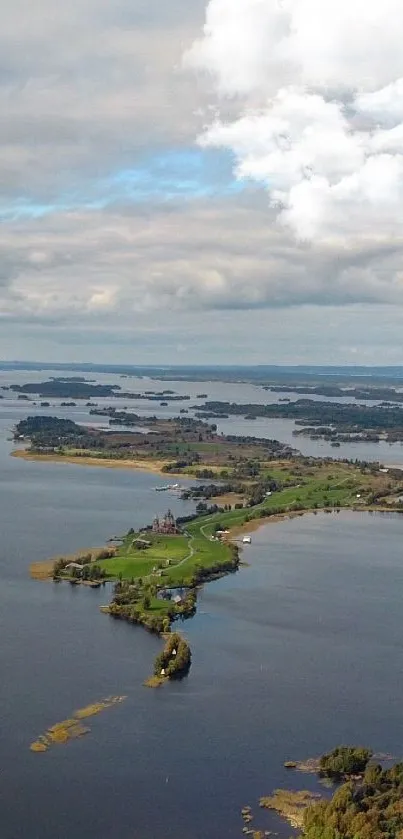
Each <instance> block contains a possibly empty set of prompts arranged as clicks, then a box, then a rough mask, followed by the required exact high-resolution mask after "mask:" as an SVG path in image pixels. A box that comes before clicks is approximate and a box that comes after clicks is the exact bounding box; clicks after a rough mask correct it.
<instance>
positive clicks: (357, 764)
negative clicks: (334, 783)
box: [319, 746, 372, 780]
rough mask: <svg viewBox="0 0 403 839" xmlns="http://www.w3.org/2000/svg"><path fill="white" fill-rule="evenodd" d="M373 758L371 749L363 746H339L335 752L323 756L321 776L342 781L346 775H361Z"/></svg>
mask: <svg viewBox="0 0 403 839" xmlns="http://www.w3.org/2000/svg"><path fill="white" fill-rule="evenodd" d="M371 757H372V751H371V749H365V748H363V747H361V746H359V747H354V746H337V748H336V749H333V751H331V752H328V753H327V754H324V755H322V757H321V759H320V762H319V774H320V775H321V776H322V777H324V778H332V779H333V780H340V778H343V777H344V776H345V775H361V774H362V773H363V772H364V770H365V769H366V767H367V765H368V763H369V761H370V759H371Z"/></svg>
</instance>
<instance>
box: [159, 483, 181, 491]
mask: <svg viewBox="0 0 403 839" xmlns="http://www.w3.org/2000/svg"><path fill="white" fill-rule="evenodd" d="M170 489H171V490H172V489H179V484H166V486H163V487H155V491H156V492H168V491H169V490H170Z"/></svg>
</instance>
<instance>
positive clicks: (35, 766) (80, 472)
mask: <svg viewBox="0 0 403 839" xmlns="http://www.w3.org/2000/svg"><path fill="white" fill-rule="evenodd" d="M199 388H200V385H199ZM172 389H175V388H174V387H173V388H172ZM200 390H201V388H200ZM26 413H27V410H26V406H24V409H23V408H22V407H21V406H20V405H14V407H13V406H12V405H11V404H9V405H8V406H6V407H5V406H4V405H1V406H0V534H1V541H0V633H1V635H0V638H1V644H0V673H1V680H0V713H1V731H0V824H1V837H2V839H27V837H31V836H32V837H35V839H55V837H56V836H57V837H58V836H60V837H63V839H115V838H116V837H117V836H119V839H142V837H144V836H145V835H147V836H149V837H150V839H160V837H161V836H163V837H165V839H171V837H172V839H173V837H175V839H177V837H179V839H181V837H183V839H185V837H186V839H206V835H208V836H209V837H212V839H221V837H222V836H223V835H224V836H228V837H242V832H241V831H242V822H241V819H240V809H241V807H242V806H244V805H245V804H251V805H252V807H253V809H255V811H256V815H257V825H258V826H259V827H263V828H265V829H280V833H281V835H282V836H283V837H287V836H289V835H290V832H291V831H290V829H289V828H288V827H285V826H283V825H281V824H280V822H279V820H278V819H277V818H276V817H275V816H272V815H270V814H264V813H261V812H260V811H258V808H257V801H258V798H259V796H260V795H265V794H268V793H270V792H271V791H272V790H273V789H274V788H276V787H278V786H280V785H282V784H288V785H289V784H290V776H289V775H288V774H287V772H286V770H284V769H283V761H284V760H286V759H287V758H288V759H290V758H296V759H298V758H304V757H307V756H311V755H316V754H318V753H320V752H322V751H324V750H325V749H328V748H332V747H333V746H335V745H337V744H338V743H340V742H359V743H363V744H366V745H370V746H372V747H373V748H375V749H376V750H381V751H390V752H392V753H394V754H396V755H397V756H401V755H402V752H403V744H402V736H403V731H402V717H401V697H402V692H403V628H402V621H401V603H402V599H403V557H402V547H401V546H402V537H403V517H400V516H398V515H393V514H381V515H379V514H377V515H365V514H359V513H348V512H343V513H340V514H332V515H325V514H318V515H316V516H315V515H313V514H312V515H308V516H304V517H303V518H298V519H293V520H292V521H288V522H283V523H281V524H278V525H273V524H271V525H267V526H265V527H263V528H261V529H260V530H259V531H257V532H255V533H253V534H252V544H251V545H250V546H248V547H247V548H245V550H244V554H243V558H244V559H245V560H246V561H247V562H248V566H247V567H242V568H241V570H240V571H239V572H238V573H237V574H235V575H231V576H229V577H226V578H225V579H223V580H220V581H218V582H215V583H212V584H210V585H208V586H206V587H205V589H204V591H203V593H202V595H201V597H200V601H199V610H198V614H197V616H196V618H194V619H193V620H191V621H188V622H187V623H186V624H185V625H184V628H185V631H186V634H187V636H188V638H189V640H190V643H191V647H192V652H193V665H192V669H191V671H190V675H189V677H188V678H187V679H186V680H184V681H183V682H182V683H180V684H175V685H169V686H166V687H164V689H163V690H161V691H149V690H147V689H146V688H144V687H143V685H142V682H143V680H144V678H146V677H147V676H148V675H149V674H150V672H151V670H152V664H153V659H154V656H155V655H156V653H157V651H158V650H159V649H160V646H161V644H160V642H159V640H158V639H157V638H155V637H153V636H151V635H149V634H147V633H146V632H145V631H144V630H142V629H141V628H135V627H131V626H129V625H127V624H124V623H120V622H114V621H113V620H111V619H109V618H108V617H107V616H105V615H102V614H101V613H100V612H99V609H98V606H99V605H100V604H102V603H104V602H106V601H107V600H108V592H107V590H105V589H99V590H83V589H80V588H72V587H70V586H68V585H54V584H53V583H39V582H34V581H32V580H30V578H29V576H28V566H29V563H30V562H31V561H35V560H38V559H42V558H43V557H47V556H49V555H53V554H55V553H62V552H67V551H72V550H75V549H77V548H80V547H85V546H91V545H94V544H102V543H103V542H104V540H105V539H106V538H108V537H109V536H112V535H115V534H116V533H119V532H122V531H124V530H127V529H128V528H129V527H130V526H132V525H133V526H136V525H139V524H143V523H145V522H147V521H149V520H150V518H151V517H152V515H153V513H154V512H156V511H159V508H160V507H161V504H165V497H164V500H163V502H162V501H161V498H160V497H159V496H157V495H156V494H155V491H154V490H155V486H156V485H157V484H158V483H159V482H160V480H161V479H159V478H158V477H156V476H152V475H147V474H144V473H139V472H131V471H129V470H122V471H121V470H110V469H97V468H88V467H83V466H71V465H69V464H43V463H29V462H24V461H19V460H16V459H13V458H10V457H9V451H10V448H11V446H12V444H11V443H10V442H7V440H6V438H7V436H9V429H10V427H11V425H12V424H13V422H14V421H15V419H16V417H17V416H19V415H20V414H21V415H25V414H26ZM169 503H170V504H171V503H172V506H173V507H174V509H175V510H176V511H177V512H179V511H180V510H189V506H187V505H184V504H183V503H182V502H180V501H178V500H177V499H175V498H172V497H171V496H170V497H169ZM156 505H157V508H156ZM111 693H115V694H127V697H128V698H127V700H126V702H125V703H123V704H122V705H120V706H117V707H115V708H112V709H110V710H108V711H105V712H104V713H103V714H101V715H99V716H98V717H94V718H93V719H92V720H91V721H90V726H91V729H92V730H91V733H90V734H89V735H88V736H87V737H85V738H82V739H81V740H78V741H75V742H72V743H70V744H68V745H66V746H59V747H54V748H53V749H51V750H50V751H49V752H48V753H46V754H42V755H41V754H33V753H31V752H30V751H29V744H30V742H31V741H32V740H34V739H35V738H36V737H37V736H38V734H40V733H42V732H43V731H44V730H45V729H46V728H47V727H48V726H49V725H51V724H53V723H55V722H57V721H59V720H62V719H64V718H66V717H68V716H70V715H71V713H72V711H74V710H75V709H76V708H80V707H82V706H84V705H85V704H87V703H89V702H92V701H95V700H97V699H101V698H102V697H105V696H107V695H108V694H111ZM294 781H296V782H300V784H301V786H303V787H307V786H308V787H314V780H313V779H312V778H310V777H309V776H297V777H296V778H294Z"/></svg>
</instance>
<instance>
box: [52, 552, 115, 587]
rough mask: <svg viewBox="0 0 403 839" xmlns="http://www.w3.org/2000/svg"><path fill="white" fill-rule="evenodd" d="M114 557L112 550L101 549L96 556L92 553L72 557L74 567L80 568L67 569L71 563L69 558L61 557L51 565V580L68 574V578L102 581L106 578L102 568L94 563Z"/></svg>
mask: <svg viewBox="0 0 403 839" xmlns="http://www.w3.org/2000/svg"><path fill="white" fill-rule="evenodd" d="M114 555H115V550H114V548H102V549H101V550H100V551H97V553H96V555H95V556H93V554H92V553H86V554H82V555H81V556H77V557H74V566H75V565H79V566H80V568H76V567H74V566H73V568H67V566H68V565H70V564H71V563H72V560H71V557H70V558H69V557H64V556H61V557H59V558H58V559H56V560H55V562H54V565H53V579H54V580H60V579H62V578H63V576H64V575H65V574H66V572H68V576H69V577H73V579H81V580H94V581H97V580H104V579H105V578H106V576H107V574H106V571H105V569H104V568H100V566H99V565H97V564H96V563H97V562H98V561H99V560H101V559H110V558H111V557H112V556H114Z"/></svg>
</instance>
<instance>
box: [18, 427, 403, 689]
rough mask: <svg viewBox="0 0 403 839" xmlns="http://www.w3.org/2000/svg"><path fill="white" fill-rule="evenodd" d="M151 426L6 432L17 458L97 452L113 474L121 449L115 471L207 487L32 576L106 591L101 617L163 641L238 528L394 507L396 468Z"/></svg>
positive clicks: (228, 557)
mask: <svg viewBox="0 0 403 839" xmlns="http://www.w3.org/2000/svg"><path fill="white" fill-rule="evenodd" d="M151 419H152V418H150V422H151ZM142 422H144V418H143V419H142ZM147 423H148V420H147ZM157 428H158V432H157V430H156V429H157ZM154 429H155V431H154V433H151V434H150V435H148V434H144V433H143V434H138V433H137V432H134V433H133V432H124V433H122V434H120V433H119V432H118V433H117V434H116V435H115V433H114V432H101V431H99V430H96V429H88V428H83V427H81V426H78V425H76V424H75V423H73V422H71V421H70V420H59V419H56V418H54V417H29V418H28V419H27V420H23V421H21V422H20V423H19V424H18V425H17V427H16V430H15V438H16V439H17V440H20V439H21V435H22V436H23V438H24V443H25V444H26V443H27V442H30V444H31V445H30V448H29V449H28V450H24V451H22V453H21V454H22V456H24V457H33V458H36V457H40V458H42V459H44V460H48V459H49V460H52V459H54V458H57V459H60V460H63V459H65V458H67V459H68V460H69V461H70V462H73V463H80V462H82V455H83V453H84V454H85V456H86V455H88V453H90V457H89V461H90V462H91V463H92V462H94V461H93V460H92V457H91V455H92V454H94V456H95V458H96V459H97V458H99V462H100V463H102V464H104V463H105V460H104V459H103V457H102V454H103V453H104V452H105V451H107V456H108V459H110V460H111V462H112V463H114V464H116V465H122V449H123V450H124V459H123V464H124V465H126V463H128V464H130V465H131V466H133V467H135V468H147V465H148V466H149V467H150V465H151V468H152V469H156V468H157V467H156V463H158V471H162V470H164V471H165V472H175V473H178V474H182V475H186V476H194V477H196V478H199V479H200V478H202V479H208V480H210V483H207V484H205V483H204V484H201V485H197V486H195V487H190V488H189V487H187V488H182V494H183V497H185V498H186V497H187V498H193V499H196V498H197V499H198V504H197V507H196V510H195V511H194V512H192V513H191V514H190V515H188V516H183V517H182V518H179V519H178V520H175V519H174V517H173V516H172V514H171V513H170V511H169V510H168V511H167V513H166V514H165V516H164V517H163V518H162V519H158V518H155V519H154V521H153V522H149V523H145V525H144V527H142V528H141V529H140V530H137V531H135V530H134V529H130V530H129V532H128V533H127V534H125V535H124V536H121V537H119V538H118V539H116V538H115V539H113V540H111V541H110V543H109V545H108V546H105V547H103V548H100V549H97V550H95V549H92V550H89V551H88V550H87V551H82V552H80V553H79V554H78V555H76V556H74V557H56V558H54V559H53V560H49V561H48V562H47V563H46V562H45V563H39V564H36V566H35V567H32V569H31V572H32V574H33V576H34V577H36V578H46V577H50V578H53V579H54V580H55V582H62V581H64V582H68V583H70V584H72V585H92V586H100V585H103V584H104V583H105V582H108V581H109V582H113V583H114V588H113V596H112V600H111V602H110V603H109V604H108V605H105V606H104V607H103V608H102V610H103V611H104V612H105V613H107V614H109V615H110V616H111V617H113V618H114V619H120V620H126V621H129V622H130V623H133V624H141V625H142V626H144V627H145V628H146V629H148V630H149V631H151V632H154V633H156V634H158V635H161V636H167V635H168V634H169V633H170V632H171V629H172V624H173V623H174V622H177V621H183V620H185V619H187V618H190V617H192V616H193V615H194V614H195V612H196V608H197V596H198V589H199V587H200V585H202V584H204V583H206V582H209V581H212V580H215V579H217V578H218V577H221V576H223V575H225V574H228V573H233V572H236V571H237V570H238V568H239V566H240V562H241V556H240V550H239V543H241V545H243V544H244V542H243V534H244V533H245V531H247V532H248V533H250V532H252V531H253V529H254V528H256V527H258V526H259V525H261V524H262V523H264V522H277V521H281V520H282V519H284V518H289V517H293V516H298V515H303V514H304V513H307V512H311V513H315V512H317V511H320V510H324V511H326V512H329V513H331V512H334V513H337V512H338V511H339V510H341V509H353V510H363V511H395V512H401V511H402V510H403V502H402V496H403V474H402V471H401V470H400V469H385V468H383V467H381V465H380V464H378V463H365V462H358V461H357V462H354V463H352V462H349V461H338V460H332V459H331V458H324V459H318V458H308V457H303V456H301V455H299V454H298V453H296V452H294V451H292V450H290V449H289V448H288V447H286V446H283V444H281V443H278V442H277V441H272V440H260V439H259V438H253V437H247V438H239V439H238V438H232V437H226V436H225V435H222V436H219V435H217V434H216V432H215V428H214V426H209V425H207V424H206V423H205V422H200V421H199V420H188V419H187V418H186V419H183V418H177V419H175V420H172V419H170V420H160V419H156V418H154ZM148 436H149V437H150V440H149V441H148V445H147V444H146V442H145V439H146V438H147V437H148ZM105 438H106V439H105ZM138 438H140V440H139V439H138ZM80 444H82V446H83V448H82V449H81V448H79V445H80ZM90 445H91V448H89V446H90ZM103 447H105V448H103ZM157 458H158V459H157ZM84 459H85V462H87V459H86V457H85V458H84ZM212 479H214V480H213V482H212V483H211V480H212ZM220 493H221V495H220ZM222 493H224V494H222ZM156 506H157V505H156ZM158 506H160V505H159V504H158ZM112 526H113V523H111V529H112ZM245 538H247V542H249V541H250V539H251V537H250V536H248V537H245ZM247 542H246V543H245V545H244V547H245V548H246V545H247ZM246 549H247V548H246ZM163 669H164V670H166V671H167V672H166V674H163V675H164V677H165V675H166V676H167V677H168V678H170V677H171V676H172V675H173V671H172V669H171V668H170V667H167V668H165V667H163V666H162V667H160V666H158V668H157V672H155V674H154V676H155V677H158V676H161V670H163Z"/></svg>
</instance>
